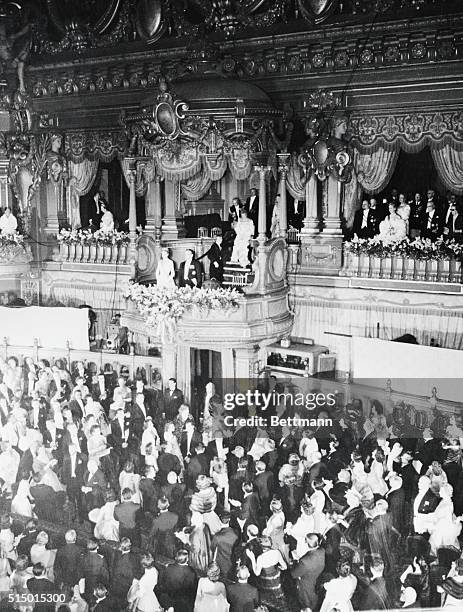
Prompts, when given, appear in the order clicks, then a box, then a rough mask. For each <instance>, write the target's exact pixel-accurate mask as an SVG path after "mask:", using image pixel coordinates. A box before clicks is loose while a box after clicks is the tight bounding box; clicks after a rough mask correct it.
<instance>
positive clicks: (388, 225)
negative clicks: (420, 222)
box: [379, 204, 407, 242]
mask: <svg viewBox="0 0 463 612" xmlns="http://www.w3.org/2000/svg"><path fill="white" fill-rule="evenodd" d="M406 237H407V226H406V223H405V221H404V220H403V219H402V217H401V216H400V215H398V214H397V209H396V206H395V204H389V214H388V216H387V217H386V218H385V219H384V221H381V223H380V224H379V239H380V240H381V241H382V242H400V241H401V240H404V239H405V238H406Z"/></svg>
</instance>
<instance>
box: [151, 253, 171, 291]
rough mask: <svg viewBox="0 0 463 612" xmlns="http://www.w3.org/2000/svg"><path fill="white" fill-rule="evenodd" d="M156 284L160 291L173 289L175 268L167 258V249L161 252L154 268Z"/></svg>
mask: <svg viewBox="0 0 463 612" xmlns="http://www.w3.org/2000/svg"><path fill="white" fill-rule="evenodd" d="M156 283H157V286H158V287H159V288H160V289H175V268H174V262H173V261H172V259H170V258H169V249H162V250H161V259H160V260H159V261H158V265H157V267H156Z"/></svg>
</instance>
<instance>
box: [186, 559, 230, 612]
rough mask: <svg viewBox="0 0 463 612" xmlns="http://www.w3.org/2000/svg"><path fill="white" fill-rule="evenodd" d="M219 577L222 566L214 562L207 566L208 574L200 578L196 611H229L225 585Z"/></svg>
mask: <svg viewBox="0 0 463 612" xmlns="http://www.w3.org/2000/svg"><path fill="white" fill-rule="evenodd" d="M219 577H220V568H219V566H218V565H217V564H216V563H212V564H211V565H210V566H209V567H208V568H207V576H206V577H205V578H200V579H199V582H198V589H197V591H196V600H195V606H194V612H228V611H229V609H230V604H229V603H228V601H227V592H226V590H225V585H224V584H223V583H222V582H219Z"/></svg>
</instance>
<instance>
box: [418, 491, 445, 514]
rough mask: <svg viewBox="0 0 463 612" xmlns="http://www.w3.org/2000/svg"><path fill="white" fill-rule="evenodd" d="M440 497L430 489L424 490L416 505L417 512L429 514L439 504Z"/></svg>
mask: <svg viewBox="0 0 463 612" xmlns="http://www.w3.org/2000/svg"><path fill="white" fill-rule="evenodd" d="M440 502H441V498H440V497H439V496H438V495H436V494H435V493H433V492H432V491H431V489H429V490H428V491H426V493H425V495H424V496H423V499H422V500H421V502H420V504H419V506H418V512H419V513H420V514H431V513H432V512H434V510H435V509H436V508H437V506H438V505H439V504H440Z"/></svg>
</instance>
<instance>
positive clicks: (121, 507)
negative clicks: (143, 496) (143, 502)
mask: <svg viewBox="0 0 463 612" xmlns="http://www.w3.org/2000/svg"><path fill="white" fill-rule="evenodd" d="M139 512H140V504H135V503H134V502H132V501H123V502H121V503H120V504H118V505H117V506H116V507H115V508H114V518H115V519H116V521H119V523H120V526H121V527H123V528H125V529H135V527H136V524H137V519H138V515H139Z"/></svg>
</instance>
